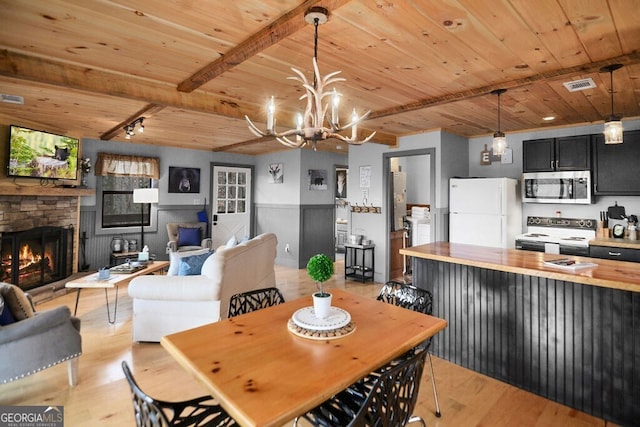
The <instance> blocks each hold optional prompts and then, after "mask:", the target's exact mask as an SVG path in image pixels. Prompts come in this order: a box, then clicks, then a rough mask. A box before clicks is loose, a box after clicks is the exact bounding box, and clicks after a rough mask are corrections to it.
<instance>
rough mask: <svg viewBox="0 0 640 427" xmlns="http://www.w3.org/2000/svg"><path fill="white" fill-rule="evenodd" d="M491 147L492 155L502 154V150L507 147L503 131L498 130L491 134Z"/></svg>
mask: <svg viewBox="0 0 640 427" xmlns="http://www.w3.org/2000/svg"><path fill="white" fill-rule="evenodd" d="M492 148H493V155H494V156H502V155H503V154H504V150H505V148H507V138H506V136H505V135H504V132H500V131H498V132H496V133H494V134H493V145H492Z"/></svg>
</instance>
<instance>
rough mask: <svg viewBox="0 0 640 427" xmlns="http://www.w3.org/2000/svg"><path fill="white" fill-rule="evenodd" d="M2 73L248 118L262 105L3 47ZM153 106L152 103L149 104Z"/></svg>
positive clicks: (88, 90)
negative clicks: (179, 90)
mask: <svg viewBox="0 0 640 427" xmlns="http://www.w3.org/2000/svg"><path fill="white" fill-rule="evenodd" d="M0 75H2V76H5V77H10V78H15V79H20V80H28V81H33V82H38V83H43V84H50V85H53V86H59V87H64V88H69V89H76V90H82V91H86V92H91V93H98V94H102V95H107V96H113V97H118V98H125V99H129V100H133V101H141V102H145V103H148V104H150V105H158V106H165V107H176V108H181V109H185V110H191V111H198V112H202V113H208V114H219V115H223V116H227V117H233V118H237V119H241V120H244V116H245V114H248V115H257V114H259V112H260V108H258V107H256V106H255V105H253V104H249V103H241V102H239V101H237V100H235V99H233V98H229V97H224V96H220V95H217V94H212V93H205V92H203V91H195V92H192V93H188V94H187V93H182V92H178V91H176V88H175V86H173V85H170V84H165V83H161V82H156V81H152V80H149V79H143V78H139V77H135V76H128V75H122V74H118V73H112V72H108V71H104V70H98V69H94V68H88V67H82V66H78V65H75V64H69V63H65V62H58V61H53V60H50V59H45V58H40V57H36V56H29V55H24V54H22V53H18V52H14V51H9V50H6V49H2V50H0ZM145 108H149V106H147V107H145Z"/></svg>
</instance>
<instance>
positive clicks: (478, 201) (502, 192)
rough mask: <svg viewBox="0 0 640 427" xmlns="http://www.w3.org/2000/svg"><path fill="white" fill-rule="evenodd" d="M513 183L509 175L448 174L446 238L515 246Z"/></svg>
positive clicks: (517, 219)
mask: <svg viewBox="0 0 640 427" xmlns="http://www.w3.org/2000/svg"><path fill="white" fill-rule="evenodd" d="M517 186H518V180H516V179H512V178H451V179H450V180H449V242H451V243H466V244H469V245H479V246H489V247H494V248H513V247H515V240H516V235H518V234H521V233H522V205H521V201H520V198H519V197H517Z"/></svg>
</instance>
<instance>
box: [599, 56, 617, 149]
mask: <svg viewBox="0 0 640 427" xmlns="http://www.w3.org/2000/svg"><path fill="white" fill-rule="evenodd" d="M619 68H622V64H611V65H607V66H604V67H602V68H600V72H601V73H609V75H610V78H611V83H610V87H611V89H610V93H611V115H610V116H609V117H607V118H606V119H605V121H604V143H605V144H622V115H621V114H614V113H613V72H614V71H615V70H617V69H619Z"/></svg>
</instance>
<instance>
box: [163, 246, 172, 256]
mask: <svg viewBox="0 0 640 427" xmlns="http://www.w3.org/2000/svg"><path fill="white" fill-rule="evenodd" d="M164 253H165V254H168V253H171V248H170V247H169V246H167V247H166V248H164Z"/></svg>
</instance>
